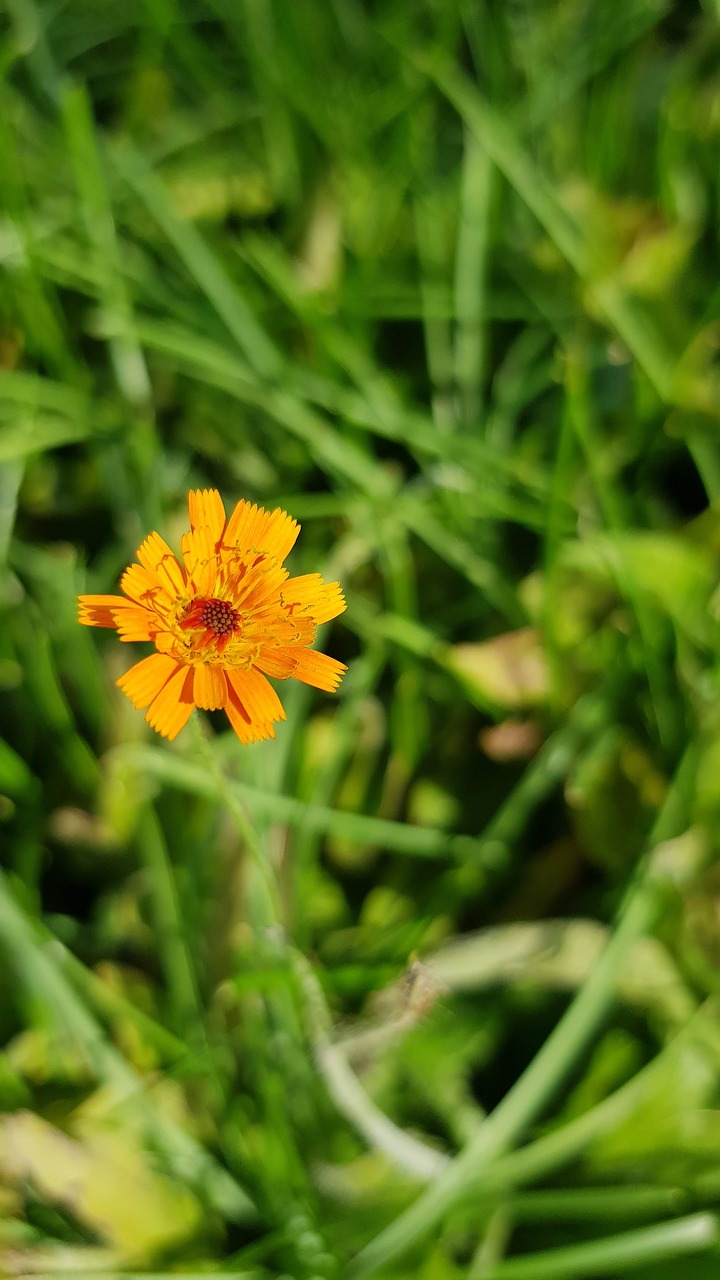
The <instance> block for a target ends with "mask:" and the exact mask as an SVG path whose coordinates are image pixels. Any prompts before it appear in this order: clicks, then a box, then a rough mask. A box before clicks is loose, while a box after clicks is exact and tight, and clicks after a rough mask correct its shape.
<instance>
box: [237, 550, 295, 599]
mask: <svg viewBox="0 0 720 1280" xmlns="http://www.w3.org/2000/svg"><path fill="white" fill-rule="evenodd" d="M287 576H288V571H287V569H283V567H282V565H280V564H277V562H276V561H275V560H261V561H260V562H259V563H258V564H255V565H253V567H252V569H249V570H248V572H247V573H246V574H245V577H244V578H243V579H242V581H241V583H240V585H239V586H238V588H237V590H236V592H235V604H236V605H237V607H238V608H240V609H243V610H246V611H248V612H254V611H255V610H256V609H260V608H262V606H263V605H266V604H267V602H268V601H269V600H270V599H271V598H272V597H273V596H275V597H276V599H277V600H278V604H279V599H278V596H277V593H278V590H279V588H280V587H281V586H282V585H283V583H284V582H285V579H286V578H287Z"/></svg>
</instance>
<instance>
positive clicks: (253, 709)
mask: <svg viewBox="0 0 720 1280" xmlns="http://www.w3.org/2000/svg"><path fill="white" fill-rule="evenodd" d="M225 674H226V676H227V680H228V700H227V702H226V704H225V714H226V716H227V718H228V720H229V721H230V724H231V725H232V727H233V729H234V730H235V732H236V734H237V736H238V738H239V739H240V741H241V742H243V743H248V742H264V741H265V740H266V739H267V738H274V737H275V729H274V727H273V721H274V720H284V719H285V712H284V710H283V706H282V703H281V702H280V699H279V698H278V696H277V694H276V693H275V690H274V689H273V687H272V685H270V684H268V682H267V680H266V679H265V677H264V676H261V675H260V672H259V671H254V670H253V669H252V668H248V669H247V670H245V671H239V670H237V669H236V668H235V669H233V668H232V667H228V668H226V670H225Z"/></svg>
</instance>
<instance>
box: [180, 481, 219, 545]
mask: <svg viewBox="0 0 720 1280" xmlns="http://www.w3.org/2000/svg"><path fill="white" fill-rule="evenodd" d="M188 511H189V513H190V528H191V529H202V528H203V526H207V528H208V529H209V530H210V535H211V537H212V540H213V543H217V542H219V541H220V539H221V538H222V534H223V529H224V528H225V507H224V506H223V500H222V498H221V497H220V494H219V493H218V491H217V489H191V490H190V492H189V494H188Z"/></svg>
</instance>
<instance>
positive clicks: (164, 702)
mask: <svg viewBox="0 0 720 1280" xmlns="http://www.w3.org/2000/svg"><path fill="white" fill-rule="evenodd" d="M157 656H158V657H161V656H164V655H161V654H158V655H157ZM194 705H195V704H194V702H193V670H192V667H186V666H181V667H180V668H179V669H178V670H177V671H176V672H175V674H174V675H173V676H171V677H170V679H169V680H168V682H167V684H165V685H163V687H162V689H161V690H160V692H159V693H158V695H157V697H156V698H155V699H154V700H153V702H152V703H151V704H150V708H149V710H148V711H146V713H145V719H146V720H147V722H148V724H149V725H150V727H151V728H152V729H155V731H156V732H157V733H160V734H162V736H163V738H169V739H170V741H172V739H173V738H176V737H177V735H178V734H179V732H180V730H181V729H182V727H183V725H185V724H187V722H188V720H189V719H190V713H191V712H192V709H193V707H194Z"/></svg>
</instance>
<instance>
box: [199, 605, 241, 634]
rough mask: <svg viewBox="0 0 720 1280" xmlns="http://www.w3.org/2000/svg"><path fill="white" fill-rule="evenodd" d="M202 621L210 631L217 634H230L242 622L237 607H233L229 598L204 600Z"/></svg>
mask: <svg viewBox="0 0 720 1280" xmlns="http://www.w3.org/2000/svg"><path fill="white" fill-rule="evenodd" d="M200 622H201V623H202V625H203V626H204V627H207V629H208V631H212V633H213V635H216V636H228V635H230V632H231V631H234V630H235V628H236V627H237V626H239V623H240V615H239V613H238V611H237V609H233V607H232V605H231V604H230V601H229V600H214V599H213V600H205V601H204V602H203V609H202V613H201V614H200Z"/></svg>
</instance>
